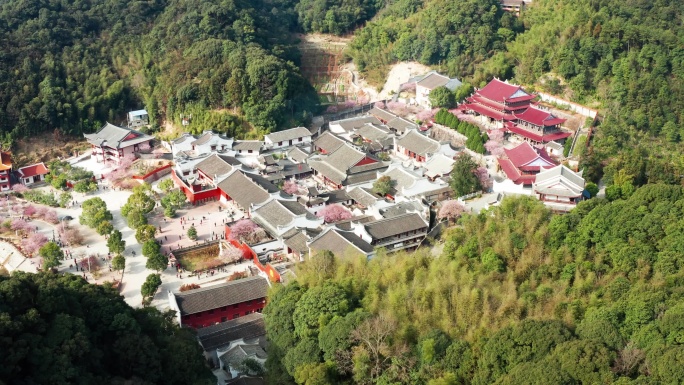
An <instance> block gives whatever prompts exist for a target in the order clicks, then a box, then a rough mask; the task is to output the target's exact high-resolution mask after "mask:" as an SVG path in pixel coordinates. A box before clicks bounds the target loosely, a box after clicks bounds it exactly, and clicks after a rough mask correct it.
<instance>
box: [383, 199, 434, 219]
mask: <svg viewBox="0 0 684 385" xmlns="http://www.w3.org/2000/svg"><path fill="white" fill-rule="evenodd" d="M423 210H425V207H423V205H422V204H421V203H419V202H417V201H408V202H401V203H397V204H396V205H394V206H390V207H388V208H386V209H383V210H380V215H382V217H383V218H393V217H396V216H399V215H404V214H406V213H407V212H410V211H412V212H416V211H417V212H422V211H423Z"/></svg>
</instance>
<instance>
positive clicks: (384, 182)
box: [372, 175, 396, 196]
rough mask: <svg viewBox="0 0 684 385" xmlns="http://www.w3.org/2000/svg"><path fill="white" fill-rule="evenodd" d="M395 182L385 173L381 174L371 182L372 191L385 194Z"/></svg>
mask: <svg viewBox="0 0 684 385" xmlns="http://www.w3.org/2000/svg"><path fill="white" fill-rule="evenodd" d="M395 184H396V183H395V182H394V181H393V180H392V179H391V178H390V177H389V176H387V175H385V176H381V177H380V178H378V179H377V180H376V181H375V182H373V189H372V191H373V192H374V193H376V194H379V195H381V196H385V195H387V194H389V193H390V192H391V191H392V188H394V185H395Z"/></svg>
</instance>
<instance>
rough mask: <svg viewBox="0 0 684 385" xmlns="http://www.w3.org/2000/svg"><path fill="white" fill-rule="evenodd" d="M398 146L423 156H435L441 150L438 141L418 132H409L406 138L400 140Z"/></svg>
mask: <svg viewBox="0 0 684 385" xmlns="http://www.w3.org/2000/svg"><path fill="white" fill-rule="evenodd" d="M397 146H401V147H404V148H406V149H407V150H409V151H412V152H414V153H416V154H418V155H421V156H425V155H427V154H435V153H437V152H438V151H439V148H440V144H439V142H438V141H436V140H434V139H430V138H428V137H427V136H425V135H423V134H421V133H419V132H418V131H416V130H409V131H408V132H407V133H406V134H405V135H404V136H402V137H400V138H398V139H397Z"/></svg>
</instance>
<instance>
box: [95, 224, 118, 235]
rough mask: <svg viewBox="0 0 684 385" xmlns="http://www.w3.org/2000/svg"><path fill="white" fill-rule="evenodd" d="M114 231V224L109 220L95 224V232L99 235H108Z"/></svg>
mask: <svg viewBox="0 0 684 385" xmlns="http://www.w3.org/2000/svg"><path fill="white" fill-rule="evenodd" d="M112 231H114V226H113V225H112V222H110V221H103V222H100V224H99V225H98V226H97V233H98V234H100V235H109V234H111V233H112Z"/></svg>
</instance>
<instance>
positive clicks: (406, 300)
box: [264, 185, 684, 385]
mask: <svg viewBox="0 0 684 385" xmlns="http://www.w3.org/2000/svg"><path fill="white" fill-rule="evenodd" d="M683 217H684V190H683V189H682V188H681V187H678V186H666V185H648V186H645V187H642V188H640V189H638V190H636V192H634V193H633V194H632V195H631V196H629V197H626V199H617V200H615V201H612V202H609V201H607V200H601V199H593V200H590V201H587V202H583V203H581V204H580V205H578V207H577V208H576V209H575V210H573V211H572V212H571V213H570V214H567V215H564V216H554V215H551V213H550V212H549V211H548V210H547V209H546V208H545V207H544V206H543V205H542V204H541V203H540V202H538V201H536V200H533V199H530V198H517V199H513V198H508V199H505V200H504V201H503V202H502V204H501V206H500V207H495V208H493V209H492V210H491V211H490V212H483V213H482V214H480V215H476V216H466V217H464V218H463V219H462V220H461V224H462V227H457V228H454V229H453V230H451V232H450V233H449V234H448V235H447V236H446V239H447V241H446V245H445V248H444V252H443V254H442V255H441V256H440V257H439V258H435V257H433V256H431V255H430V253H429V249H422V250H420V251H418V252H416V253H412V254H406V253H399V254H392V255H390V256H382V255H381V256H378V257H377V258H374V259H373V260H371V261H368V262H367V261H365V260H355V261H348V260H340V259H336V258H334V257H333V256H332V255H329V254H320V255H317V256H316V257H314V258H312V259H311V260H310V261H309V262H307V264H306V265H304V266H302V268H301V270H300V271H299V272H298V278H297V281H296V282H292V283H290V284H288V285H286V286H284V287H282V288H280V289H278V290H276V291H275V292H274V293H272V295H271V296H270V302H269V304H268V305H267V307H266V309H265V312H264V313H265V315H266V321H267V324H266V325H267V332H268V336H269V338H270V341H271V346H270V349H269V360H268V362H267V366H268V370H269V376H270V377H271V383H273V384H286V383H292V382H293V379H294V380H296V382H298V383H302V384H304V383H306V384H334V383H350V384H351V383H357V384H430V385H442V384H477V385H485V384H598V383H601V384H608V383H618V384H674V383H678V381H680V380H681V379H682V378H684V371H683V369H682V368H684V345H683V343H684V306H683V305H682V304H683V303H684V293H683V292H682V290H681V288H682V283H683V282H684V273H682V268H684V247H683V246H682V239H684V220H683V219H682V218H683Z"/></svg>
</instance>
